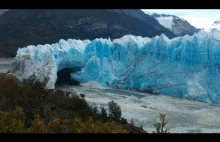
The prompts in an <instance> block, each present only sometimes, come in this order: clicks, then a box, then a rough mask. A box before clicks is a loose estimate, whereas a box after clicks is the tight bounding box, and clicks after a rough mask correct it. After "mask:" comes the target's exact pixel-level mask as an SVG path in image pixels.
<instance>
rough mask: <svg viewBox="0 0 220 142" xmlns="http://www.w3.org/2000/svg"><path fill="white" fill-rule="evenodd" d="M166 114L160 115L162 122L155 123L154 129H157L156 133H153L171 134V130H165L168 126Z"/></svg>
mask: <svg viewBox="0 0 220 142" xmlns="http://www.w3.org/2000/svg"><path fill="white" fill-rule="evenodd" d="M165 116H166V115H165V114H161V113H160V122H159V123H154V127H155V128H156V132H155V131H153V133H169V132H168V131H169V129H166V130H164V127H165V126H166V122H165Z"/></svg>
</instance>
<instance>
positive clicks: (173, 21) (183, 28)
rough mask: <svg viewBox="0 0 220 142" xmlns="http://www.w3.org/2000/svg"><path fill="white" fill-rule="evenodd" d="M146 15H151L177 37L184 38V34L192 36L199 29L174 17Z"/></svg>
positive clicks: (149, 13)
mask: <svg viewBox="0 0 220 142" xmlns="http://www.w3.org/2000/svg"><path fill="white" fill-rule="evenodd" d="M145 13H146V14H147V15H151V16H152V17H154V18H156V19H157V20H158V21H159V23H160V24H161V25H163V26H164V27H166V28H167V29H169V30H170V31H172V32H173V33H174V34H176V35H177V36H184V35H186V34H188V35H193V34H194V33H196V32H198V31H199V30H200V29H197V28H195V27H194V26H192V25H191V24H190V23H189V22H188V21H186V20H184V19H182V18H180V17H178V16H174V15H166V14H157V13H151V12H145Z"/></svg>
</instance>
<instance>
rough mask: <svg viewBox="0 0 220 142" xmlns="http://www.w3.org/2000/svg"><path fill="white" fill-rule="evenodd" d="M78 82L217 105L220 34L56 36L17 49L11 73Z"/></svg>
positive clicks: (48, 82) (52, 84)
mask: <svg viewBox="0 0 220 142" xmlns="http://www.w3.org/2000/svg"><path fill="white" fill-rule="evenodd" d="M74 67H79V68H81V71H77V72H74V73H72V74H71V77H72V79H74V80H77V81H79V82H81V83H87V82H91V81H96V82H99V83H100V84H101V85H103V86H108V87H112V88H120V89H129V90H135V91H144V92H151V93H154V94H162V95H173V96H178V97H184V98H188V99H193V100H198V101H204V102H211V103H220V89H219V88H220V32H219V31H212V32H206V31H200V32H198V33H196V34H194V35H192V36H189V35H185V36H183V37H176V38H173V39H168V38H167V37H166V36H165V35H163V34H161V35H160V36H155V37H153V38H147V37H146V38H144V37H140V36H133V35H125V36H123V37H122V38H119V39H114V40H111V39H102V38H100V39H95V40H92V41H90V40H75V39H69V40H67V41H65V40H62V39H61V40H60V41H59V42H58V43H55V44H51V45H49V44H46V45H38V46H32V45H31V46H27V47H24V48H19V50H18V51H17V55H16V57H15V58H14V59H13V60H12V74H13V75H14V76H16V77H17V78H18V79H20V80H32V81H41V82H44V83H45V84H46V88H48V89H54V88H55V83H56V80H57V72H58V71H60V70H62V69H64V68H74Z"/></svg>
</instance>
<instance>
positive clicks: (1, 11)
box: [0, 9, 8, 15]
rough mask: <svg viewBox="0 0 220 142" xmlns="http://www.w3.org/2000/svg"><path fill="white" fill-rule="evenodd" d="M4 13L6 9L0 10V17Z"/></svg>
mask: <svg viewBox="0 0 220 142" xmlns="http://www.w3.org/2000/svg"><path fill="white" fill-rule="evenodd" d="M6 11H8V10H7V9H0V15H2V14H3V13H5V12H6Z"/></svg>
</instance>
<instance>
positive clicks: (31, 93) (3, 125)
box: [0, 74, 146, 133]
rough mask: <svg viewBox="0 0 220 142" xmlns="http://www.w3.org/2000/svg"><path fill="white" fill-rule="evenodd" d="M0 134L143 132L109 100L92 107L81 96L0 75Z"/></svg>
mask: <svg viewBox="0 0 220 142" xmlns="http://www.w3.org/2000/svg"><path fill="white" fill-rule="evenodd" d="M0 133H146V131H144V130H143V128H139V127H136V126H135V125H134V124H130V123H128V122H127V120H126V119H125V118H123V117H122V112H121V109H120V106H119V105H118V104H117V103H116V102H114V101H111V102H109V104H108V113H107V110H106V109H105V108H101V109H98V108H97V107H91V106H89V104H88V103H87V102H86V101H85V99H84V97H78V96H76V95H73V96H72V97H67V96H64V95H63V94H59V93H53V92H52V91H50V90H46V89H44V87H43V84H41V83H35V84H24V83H21V82H20V81H18V80H16V79H15V78H13V77H11V76H9V75H5V74H0Z"/></svg>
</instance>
